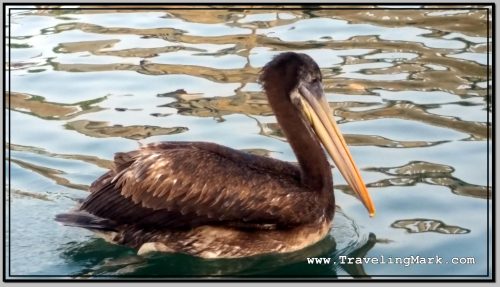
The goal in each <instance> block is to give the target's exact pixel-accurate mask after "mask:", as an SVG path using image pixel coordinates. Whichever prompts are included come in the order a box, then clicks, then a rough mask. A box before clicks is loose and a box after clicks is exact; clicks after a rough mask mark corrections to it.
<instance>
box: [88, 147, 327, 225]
mask: <svg viewBox="0 0 500 287" xmlns="http://www.w3.org/2000/svg"><path fill="white" fill-rule="evenodd" d="M299 174H300V172H299V170H298V168H297V167H296V166H294V165H292V164H289V163H285V162H281V161H278V160H274V159H270V158H265V157H260V156H255V155H250V154H246V153H243V152H240V151H237V150H233V149H229V148H226V147H223V146H220V145H215V144H209V143H169V142H164V143H159V144H153V145H148V146H145V147H143V148H141V149H139V150H137V151H132V152H128V153H118V154H117V155H116V156H115V169H114V170H112V171H110V172H108V173H106V174H104V175H103V176H102V177H101V178H99V179H98V180H97V181H96V182H94V183H93V184H92V186H91V189H90V191H91V195H90V196H89V197H88V198H87V200H86V201H85V202H84V203H83V205H82V207H81V209H82V210H84V211H87V212H89V213H91V214H94V215H97V216H100V217H102V218H107V219H111V220H113V221H115V222H117V223H123V224H140V225H146V226H147V225H151V226H155V227H166V228H170V227H176V228H179V227H193V226H198V225H204V224H222V223H224V224H234V225H236V226H239V227H249V228H251V227H256V226H257V227H258V226H266V227H269V226H270V225H271V226H294V225H298V224H303V223H307V222H310V221H312V220H314V219H317V218H319V217H320V214H322V212H323V210H319V208H318V203H317V202H318V200H321V199H320V198H318V195H317V194H318V193H315V192H310V191H307V190H305V189H304V188H303V187H301V185H300V182H299V180H300V177H299ZM297 210H300V211H302V212H297Z"/></svg>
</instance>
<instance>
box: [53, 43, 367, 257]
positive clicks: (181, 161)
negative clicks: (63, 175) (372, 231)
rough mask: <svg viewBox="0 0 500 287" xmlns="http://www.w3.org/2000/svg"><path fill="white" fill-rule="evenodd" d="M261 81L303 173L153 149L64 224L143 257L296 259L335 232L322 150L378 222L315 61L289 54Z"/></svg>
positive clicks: (186, 150) (164, 145) (190, 147)
mask: <svg viewBox="0 0 500 287" xmlns="http://www.w3.org/2000/svg"><path fill="white" fill-rule="evenodd" d="M259 80H260V82H261V83H262V85H263V88H264V91H265V92H266V94H267V97H268V100H269V104H270V106H271V108H272V109H273V111H274V113H275V115H276V118H277V120H278V123H279V125H280V126H281V128H282V130H283V132H284V134H285V136H286V138H287V140H288V142H289V143H290V145H291V147H292V149H293V152H294V153H295V155H296V157H297V160H298V165H297V164H293V163H288V162H283V161H279V160H276V159H272V158H268V157H263V156H258V155H252V154H248V153H245V152H242V151H238V150H235V149H231V148H228V147H225V146H221V145H217V144H214V143H207V142H160V143H154V144H149V145H145V146H143V147H141V148H140V149H139V150H135V151H130V152H125V153H117V154H116V155H115V158H114V167H113V168H112V169H111V170H110V171H108V172H107V173H105V174H104V175H102V176H101V177H100V178H98V179H97V180H96V181H95V182H94V183H92V185H91V186H90V190H89V191H90V195H89V196H88V197H87V198H86V199H85V200H84V201H83V203H82V204H81V205H80V206H79V207H77V208H76V209H75V210H74V211H70V212H68V213H63V214H58V215H57V216H56V220H57V221H59V222H62V223H63V224H65V225H69V226H77V227H83V228H86V229H89V230H92V231H94V232H96V233H97V234H99V235H101V236H102V237H104V238H105V239H106V240H108V241H110V242H113V243H116V244H121V245H126V246H129V247H132V248H136V249H138V253H139V254H144V253H147V252H151V251H161V252H180V253H186V254H190V255H193V256H198V257H203V258H236V257H245V256H253V255H258V254H265V253H285V252H293V251H296V250H299V249H302V248H304V247H307V246H309V245H312V244H314V243H316V242H318V241H319V240H321V239H322V238H324V237H325V236H326V235H327V233H328V232H329V230H330V228H331V224H332V219H333V215H334V211H335V198H334V194H333V181H332V174H331V170H330V164H329V162H328V160H327V157H326V154H325V152H324V150H323V147H324V149H325V150H326V151H327V152H328V154H329V155H330V156H331V157H332V159H333V160H334V162H335V165H336V166H337V167H338V169H339V170H340V172H341V173H342V175H343V176H344V178H345V179H346V181H347V182H348V183H349V185H350V186H351V188H352V189H353V190H354V191H355V193H356V194H357V195H358V197H359V199H360V200H361V201H362V202H363V204H364V205H365V206H366V208H367V209H368V211H369V213H370V215H373V214H374V212H375V208H374V205H373V202H372V200H371V198H370V195H369V193H368V191H367V190H366V186H365V184H364V183H363V180H362V179H361V176H360V174H359V171H358V169H357V167H356V165H355V164H354V161H353V159H352V157H351V155H350V152H349V150H348V148H347V145H346V143H345V140H344V138H343V136H342V134H341V133H340V131H339V129H338V127H337V125H336V123H335V121H334V119H333V114H332V112H331V110H330V108H329V106H328V103H327V102H326V100H325V96H324V93H323V88H322V82H321V81H322V76H321V72H320V69H319V67H318V65H317V64H316V63H315V62H314V60H312V59H311V58H310V57H309V56H307V55H305V54H298V53H293V52H287V53H282V54H280V55H278V56H276V57H274V58H273V60H272V61H271V62H269V63H268V64H267V65H266V66H265V67H264V68H263V69H262V72H261V75H260V78H259ZM322 145H323V147H322Z"/></svg>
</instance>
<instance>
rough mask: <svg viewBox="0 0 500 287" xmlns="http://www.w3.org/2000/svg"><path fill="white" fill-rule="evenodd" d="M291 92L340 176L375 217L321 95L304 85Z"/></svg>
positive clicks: (331, 114) (364, 186) (355, 168)
mask: <svg viewBox="0 0 500 287" xmlns="http://www.w3.org/2000/svg"><path fill="white" fill-rule="evenodd" d="M294 93H296V94H295V95H294V96H295V97H296V98H299V99H300V104H301V106H302V109H303V111H304V113H305V115H306V117H307V119H308V120H309V122H310V123H311V126H312V127H313V129H314V131H315V133H316V135H317V136H318V138H319V139H320V141H321V143H322V144H323V146H324V147H325V149H326V150H327V152H328V154H330V156H331V157H332V159H333V161H334V162H335V165H336V166H337V168H338V169H339V170H340V173H341V174H342V176H343V177H344V178H345V180H346V181H347V183H348V184H349V185H350V186H351V188H352V189H353V190H354V192H355V193H356V194H357V196H358V197H359V199H360V200H361V202H362V203H363V205H364V206H365V207H366V209H367V210H368V213H369V214H370V217H372V216H374V215H375V205H374V204H373V201H372V199H371V196H370V194H369V193H368V190H367V188H366V185H365V183H364V182H363V179H362V178H361V175H360V172H359V170H358V168H357V166H356V164H355V163H354V160H353V159H352V156H351V153H350V152H349V148H348V147H347V144H346V142H345V139H344V137H343V136H342V133H341V132H340V130H339V128H338V126H337V123H336V122H335V120H334V119H333V113H332V111H331V110H330V107H329V105H328V103H327V102H326V99H325V97H324V95H323V94H321V95H317V96H315V95H313V94H312V93H311V92H310V91H309V90H308V89H307V88H305V87H304V86H300V87H299V88H298V89H297V90H296V91H295V92H294ZM298 95H299V97H297V96H298Z"/></svg>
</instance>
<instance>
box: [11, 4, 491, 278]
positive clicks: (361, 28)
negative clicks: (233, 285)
mask: <svg viewBox="0 0 500 287" xmlns="http://www.w3.org/2000/svg"><path fill="white" fill-rule="evenodd" d="M11 12H12V16H11V25H10V27H9V28H10V33H11V34H10V35H11V38H10V47H11V49H10V57H11V62H10V75H11V83H10V89H11V98H10V116H11V119H10V122H11V129H10V158H11V164H10V177H11V181H10V191H11V193H10V220H11V221H10V242H9V243H10V257H9V260H10V275H11V276H27V275H43V276H70V277H78V278H80V277H88V276H90V277H99V276H112V277H116V276H141V277H171V276H173V277H176V276H201V277H205V276H224V275H228V276H238V277H245V276H258V277H259V276H260V277H262V276H264V277H266V276H271V277H273V276H274V277H290V276H291V277H311V276H316V277H336V276H339V277H351V276H353V277H356V276H370V277H377V276H387V275H389V276H403V277H404V276H413V275H426V276H428V275H440V276H441V275H444V276H481V275H487V274H488V272H490V273H489V274H491V253H488V240H489V244H490V245H491V224H488V220H489V221H490V222H491V201H490V197H491V189H490V188H489V187H488V186H489V185H490V184H491V174H490V176H489V179H490V182H488V169H487V161H488V160H489V161H490V162H491V157H489V155H488V154H487V148H488V146H489V145H490V144H491V141H490V140H489V137H490V136H491V134H490V129H489V127H490V126H489V124H488V119H491V105H490V104H489V97H491V82H490V81H489V75H488V72H490V73H491V67H488V66H487V63H488V61H491V53H490V54H488V50H491V44H489V43H491V38H489V37H491V35H487V34H486V31H487V26H486V25H487V24H486V21H487V17H488V16H487V14H486V10H480V9H476V8H474V7H469V8H468V10H463V9H462V10H457V9H450V8H448V9H434V10H424V9H415V10H400V9H385V10H374V9H350V10H326V9H324V10H293V9H281V10H276V9H271V8H269V9H261V10H251V9H245V10H241V9H240V10H238V9H230V10H228V9H211V10H210V9H208V10H182V9H171V8H168V7H167V8H162V9H157V10H154V9H149V10H133V9H132V10H119V9H117V10H74V9H70V8H68V9H64V10H53V9H52V10H51V9H38V10H29V9H26V8H25V9H23V10H11ZM282 51H301V52H305V53H307V54H309V55H310V56H311V57H313V58H314V59H315V60H316V61H317V62H318V63H319V65H320V67H321V69H322V72H323V75H324V87H325V92H326V94H327V97H328V100H329V102H330V104H331V106H332V108H333V109H334V111H335V116H336V118H337V120H338V122H339V124H340V128H341V130H342V131H343V133H344V134H345V137H346V140H347V142H348V144H349V146H350V148H351V151H352V153H353V156H354V158H355V160H356V162H357V164H358V166H359V167H360V168H361V170H362V175H363V177H364V179H365V181H366V182H367V184H368V186H369V190H370V191H371V194H372V196H373V199H374V202H375V205H376V206H377V215H376V216H375V217H374V218H372V219H370V218H369V217H368V216H367V214H366V211H365V210H364V208H363V207H362V205H361V204H360V202H359V201H358V200H357V199H356V198H354V197H353V196H352V192H351V191H350V189H348V188H347V187H346V185H345V181H344V180H343V178H341V176H340V175H339V173H338V171H337V170H336V169H333V173H334V181H335V195H336V198H337V204H338V208H337V211H336V215H335V223H334V224H335V225H334V226H335V227H334V228H333V230H332V232H331V233H330V235H329V236H328V237H327V238H326V239H325V240H323V241H321V242H320V243H318V244H317V245H314V246H312V247H310V248H308V249H305V250H302V251H300V252H296V253H293V254H288V255H280V256H277V255H267V256H261V257H256V258H246V259H238V260H202V259H197V258H192V257H190V256H186V255H179V254H155V255H152V256H146V257H139V256H137V255H136V254H135V252H134V251H133V250H131V249H128V248H126V247H120V246H114V245H111V244H108V243H106V242H105V241H103V240H101V239H97V238H96V237H94V236H93V235H92V234H91V233H90V232H87V231H85V230H80V229H77V228H70V227H62V226H59V225H58V224H56V223H55V222H54V221H53V220H52V219H53V217H54V215H55V214H57V213H59V212H64V211H67V210H69V209H71V208H72V207H73V206H74V205H75V204H76V202H77V201H78V199H81V198H84V197H85V196H86V194H87V193H86V189H87V187H88V186H89V185H90V184H91V183H92V181H93V180H95V179H96V178H97V177H98V176H99V175H100V174H102V173H103V172H104V171H105V170H106V169H107V168H109V167H110V166H111V159H112V158H113V154H114V153H115V152H118V151H128V150H132V149H135V148H137V147H138V146H139V143H149V142H156V141H172V140H183V141H197V140H204V141H211V142H215V143H219V144H223V145H226V146H230V147H233V148H237V149H242V150H247V151H249V152H253V153H258V154H263V155H267V156H270V157H274V158H278V159H281V160H288V161H295V158H294V155H293V154H292V152H291V150H290V148H289V146H288V144H287V143H286V142H285V141H284V138H283V136H282V134H281V132H280V130H279V127H278V126H277V124H276V120H275V118H274V116H273V115H272V112H271V110H270V108H269V106H268V105H267V101H266V98H265V96H264V95H263V94H262V91H261V87H260V86H259V85H258V84H257V83H256V79H257V76H258V72H259V69H260V68H261V67H262V66H263V65H264V64H265V63H266V62H268V61H269V60H270V59H271V58H272V56H274V55H276V54H278V53H280V52H282ZM143 60H144V61H143ZM141 61H142V63H141ZM6 164H7V163H6ZM488 234H489V235H488ZM490 250H491V246H490ZM412 255H413V256H417V255H418V256H422V257H435V256H439V257H442V258H443V260H444V261H445V262H446V261H449V262H451V260H452V258H453V257H457V258H466V257H471V258H473V259H474V261H475V262H474V263H473V264H451V263H448V264H427V265H425V264H412V265H409V266H405V265H404V264H374V263H371V262H369V263H362V264H352V265H345V264H340V263H341V262H340V261H341V259H340V258H341V257H340V256H351V257H366V258H369V257H376V258H379V259H380V258H381V256H384V257H385V258H389V257H408V256H412ZM314 256H316V257H330V258H332V260H333V261H334V262H336V264H333V263H331V264H325V265H309V264H307V262H306V257H314ZM488 260H489V264H488Z"/></svg>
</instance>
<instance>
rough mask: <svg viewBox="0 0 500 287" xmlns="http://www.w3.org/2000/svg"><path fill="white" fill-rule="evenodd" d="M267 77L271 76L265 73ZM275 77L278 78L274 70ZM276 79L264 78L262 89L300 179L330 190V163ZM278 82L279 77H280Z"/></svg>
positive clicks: (317, 189) (312, 186)
mask: <svg viewBox="0 0 500 287" xmlns="http://www.w3.org/2000/svg"><path fill="white" fill-rule="evenodd" d="M268 75H269V76H271V75H270V74H269V73H268ZM275 75H276V77H282V76H280V75H279V74H278V73H275ZM280 80H281V79H280V78H276V79H272V78H270V79H267V81H266V82H264V89H265V91H266V93H267V96H268V99H269V104H270V105H271V108H272V109H273V111H274V114H275V115H276V118H277V120H278V123H279V125H280V126H281V128H282V130H283V132H284V134H285V136H286V138H287V140H288V142H289V143H290V145H291V147H292V149H293V152H294V153H295V156H296V157H297V160H298V162H299V165H300V169H301V181H302V183H303V184H304V185H306V186H308V187H310V188H311V189H313V190H314V191H317V192H329V193H331V191H332V188H333V183H332V174H331V170H330V164H329V163H328V160H327V158H326V155H325V152H324V151H323V148H322V147H321V145H320V143H319V141H318V139H317V138H316V136H315V135H314V134H313V131H312V128H311V127H310V126H308V125H307V123H305V122H304V120H303V119H302V117H301V112H300V111H299V110H297V108H296V107H295V106H294V105H293V104H292V102H291V101H290V99H289V93H290V91H288V88H287V87H286V85H280V84H279V83H280ZM281 81H282V80H281Z"/></svg>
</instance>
